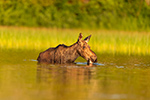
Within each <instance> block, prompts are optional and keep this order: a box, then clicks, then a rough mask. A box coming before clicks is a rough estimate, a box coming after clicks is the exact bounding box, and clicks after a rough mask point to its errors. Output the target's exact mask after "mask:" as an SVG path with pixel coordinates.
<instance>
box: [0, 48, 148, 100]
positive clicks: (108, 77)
mask: <svg viewBox="0 0 150 100" xmlns="http://www.w3.org/2000/svg"><path fill="white" fill-rule="evenodd" d="M37 56H38V51H20V50H17V51H16V50H6V51H5V50H1V51H0V100H150V57H149V56H123V55H119V56H112V55H104V54H103V55H98V63H95V64H94V65H93V66H92V67H89V66H87V65H86V63H85V60H83V59H81V58H79V59H78V60H77V61H76V64H70V65H59V64H56V65H53V64H50V65H38V64H37V62H36V60H35V59H36V57H37Z"/></svg>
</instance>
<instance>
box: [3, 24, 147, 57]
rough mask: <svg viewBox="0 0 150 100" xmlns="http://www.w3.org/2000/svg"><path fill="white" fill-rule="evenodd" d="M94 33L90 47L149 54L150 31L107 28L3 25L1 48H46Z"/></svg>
mask: <svg viewBox="0 0 150 100" xmlns="http://www.w3.org/2000/svg"><path fill="white" fill-rule="evenodd" d="M80 32H82V33H83V37H84V36H87V35H90V34H92V38H91V40H90V42H89V45H90V46H91V49H92V50H93V51H95V52H97V53H99V54H104V53H108V54H113V55H117V54H125V55H150V33H148V32H124V31H107V30H84V29H56V28H25V27H0V48H1V49H23V50H45V49H47V48H49V47H55V46H57V45H58V44H66V45H71V44H73V43H75V42H76V41H77V40H76V39H77V37H78V35H79V33H80Z"/></svg>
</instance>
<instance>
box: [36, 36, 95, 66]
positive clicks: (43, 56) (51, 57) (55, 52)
mask: <svg viewBox="0 0 150 100" xmlns="http://www.w3.org/2000/svg"><path fill="white" fill-rule="evenodd" d="M90 37H91V36H88V37H87V38H85V39H84V40H81V39H82V34H81V33H80V35H79V39H78V41H77V42H76V43H74V44H73V45H71V46H66V45H64V44H60V45H58V46H57V47H55V48H49V49H47V50H46V51H44V52H41V53H40V54H39V57H38V59H37V60H38V62H39V63H41V62H45V63H52V64H54V63H57V64H64V63H73V62H74V61H75V60H76V59H77V58H78V57H79V56H81V57H83V58H85V59H86V60H87V61H88V62H89V61H92V62H96V61H97V56H96V54H95V53H94V52H93V51H92V50H91V49H90V47H89V45H88V44H87V42H88V41H89V39H90Z"/></svg>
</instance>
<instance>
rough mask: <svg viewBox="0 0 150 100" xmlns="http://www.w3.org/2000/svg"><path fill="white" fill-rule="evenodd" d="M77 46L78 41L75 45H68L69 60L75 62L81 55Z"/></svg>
mask: <svg viewBox="0 0 150 100" xmlns="http://www.w3.org/2000/svg"><path fill="white" fill-rule="evenodd" d="M77 48H78V44H77V43H74V44H73V45H71V46H69V47H68V50H67V53H68V54H66V56H67V55H68V57H67V58H68V59H69V62H74V61H75V60H76V59H77V58H78V57H79V54H78V52H77Z"/></svg>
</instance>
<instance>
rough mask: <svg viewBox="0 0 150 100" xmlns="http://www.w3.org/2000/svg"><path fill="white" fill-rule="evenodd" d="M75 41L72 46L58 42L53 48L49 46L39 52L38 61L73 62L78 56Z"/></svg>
mask: <svg viewBox="0 0 150 100" xmlns="http://www.w3.org/2000/svg"><path fill="white" fill-rule="evenodd" d="M76 48H77V43H75V44H73V45H72V46H66V45H64V44H60V45H58V46H57V47H55V48H49V49H47V50H46V51H44V52H41V53H40V55H39V57H38V59H37V60H38V62H47V63H52V64H54V63H59V64H64V63H73V62H74V61H75V60H76V59H77V57H79V54H78V52H77V51H76Z"/></svg>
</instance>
